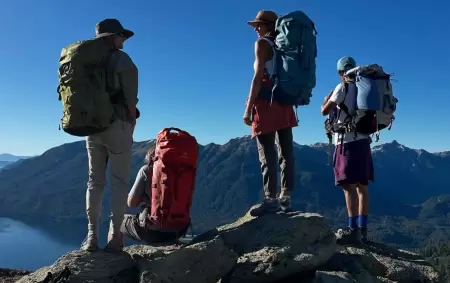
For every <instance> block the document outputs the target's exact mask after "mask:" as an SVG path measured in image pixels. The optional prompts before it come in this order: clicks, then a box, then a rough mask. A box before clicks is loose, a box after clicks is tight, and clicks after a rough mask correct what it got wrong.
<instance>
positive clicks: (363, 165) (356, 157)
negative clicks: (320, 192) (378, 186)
mask: <svg viewBox="0 0 450 283" xmlns="http://www.w3.org/2000/svg"><path fill="white" fill-rule="evenodd" d="M341 147H342V151H341ZM333 170H334V182H335V184H336V186H340V185H349V184H357V183H359V184H361V185H368V184H369V181H372V182H373V180H374V172H373V171H374V170H373V160H372V151H371V149H370V141H369V140H368V139H361V140H357V141H352V142H349V143H344V144H338V145H337V146H336V149H335V151H334V168H333Z"/></svg>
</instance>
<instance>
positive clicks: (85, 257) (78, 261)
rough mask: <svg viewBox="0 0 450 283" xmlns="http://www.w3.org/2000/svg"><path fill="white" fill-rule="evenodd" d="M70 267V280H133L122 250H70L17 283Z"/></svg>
mask: <svg viewBox="0 0 450 283" xmlns="http://www.w3.org/2000/svg"><path fill="white" fill-rule="evenodd" d="M66 267H67V268H69V270H70V273H71V274H70V277H69V278H70V281H69V282H71V283H81V282H96V283H97V282H98V283H110V282H123V283H125V282H137V269H136V267H135V263H134V260H133V259H132V258H131V256H130V255H129V254H128V253H126V252H121V253H107V252H102V251H99V252H86V251H72V252H69V253H67V254H65V255H64V256H62V257H61V258H59V259H58V260H57V261H56V262H55V263H54V264H53V265H52V266H48V267H43V268H41V269H39V270H37V271H36V272H33V273H31V274H29V275H27V276H24V277H22V278H21V279H20V280H19V281H17V283H40V282H42V281H43V280H44V279H45V277H46V276H47V274H48V272H51V273H52V274H54V277H56V276H58V275H59V274H60V273H61V272H62V271H63V270H64V269H65V268H66Z"/></svg>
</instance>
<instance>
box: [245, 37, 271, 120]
mask: <svg viewBox="0 0 450 283" xmlns="http://www.w3.org/2000/svg"><path fill="white" fill-rule="evenodd" d="M270 48H271V47H270V45H269V44H268V43H267V42H265V41H264V40H257V41H256V42H255V62H254V63H253V69H254V75H253V79H252V82H251V85H250V93H249V95H248V99H247V104H246V110H245V114H250V110H251V108H252V106H253V103H254V102H255V100H256V97H257V96H258V93H259V91H260V90H261V83H262V78H263V76H264V67H265V63H266V61H267V59H268V58H269V55H270V52H271V49H270Z"/></svg>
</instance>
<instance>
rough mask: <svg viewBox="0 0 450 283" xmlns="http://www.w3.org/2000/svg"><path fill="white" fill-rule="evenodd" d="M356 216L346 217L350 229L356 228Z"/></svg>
mask: <svg viewBox="0 0 450 283" xmlns="http://www.w3.org/2000/svg"><path fill="white" fill-rule="evenodd" d="M357 220H358V216H350V217H349V218H348V227H350V228H352V229H356V228H358V222H357Z"/></svg>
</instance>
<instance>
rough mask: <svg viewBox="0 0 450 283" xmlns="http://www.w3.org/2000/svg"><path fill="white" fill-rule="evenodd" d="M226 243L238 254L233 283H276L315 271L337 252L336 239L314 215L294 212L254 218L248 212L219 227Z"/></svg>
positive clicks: (231, 280)
mask: <svg viewBox="0 0 450 283" xmlns="http://www.w3.org/2000/svg"><path fill="white" fill-rule="evenodd" d="M217 231H218V233H219V235H220V236H221V237H222V238H223V240H224V242H225V244H226V245H227V246H229V247H230V248H232V249H233V250H234V251H236V252H237V253H238V254H239V259H238V261H237V263H236V266H235V267H234V269H233V271H232V273H231V274H229V275H228V277H229V281H230V282H273V281H275V280H281V279H284V278H287V277H289V276H292V275H293V274H296V273H299V272H303V271H308V270H312V269H315V268H316V267H317V266H320V265H322V264H324V263H325V262H327V261H328V260H329V259H330V258H331V256H332V255H333V254H334V251H335V249H336V237H335V235H334V233H333V232H332V231H331V229H330V228H329V227H328V225H327V223H326V221H325V219H324V218H323V217H322V216H320V215H319V214H315V213H300V212H292V213H288V214H268V215H265V216H263V217H260V218H257V219H256V218H253V217H251V216H250V214H249V213H247V214H246V215H245V216H244V217H242V218H241V219H239V220H237V221H236V222H235V223H232V224H229V225H225V226H222V227H219V228H218V229H217Z"/></svg>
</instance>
